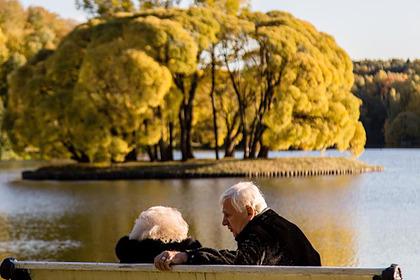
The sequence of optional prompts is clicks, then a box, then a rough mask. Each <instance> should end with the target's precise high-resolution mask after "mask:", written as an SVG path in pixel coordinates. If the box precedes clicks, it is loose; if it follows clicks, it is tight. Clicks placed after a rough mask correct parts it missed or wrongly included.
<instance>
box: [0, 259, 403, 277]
mask: <svg viewBox="0 0 420 280" xmlns="http://www.w3.org/2000/svg"><path fill="white" fill-rule="evenodd" d="M5 261H6V260H5ZM2 266H3V267H2V270H4V271H6V270H7V271H6V272H4V271H3V272H2V275H1V276H2V277H3V278H5V279H13V280H29V279H32V280H48V279H56V280H75V279H77V280H107V279H110V280H111V279H112V280H120V279H121V280H170V279H171V280H239V279H243V280H260V279H261V280H297V279H299V280H332V279H334V280H372V279H374V280H391V279H392V280H393V279H402V278H401V277H400V276H401V271H400V269H399V267H396V266H393V267H390V268H388V270H387V271H388V273H386V272H385V273H384V271H386V269H385V268H349V267H278V266H228V265H204V266H190V265H178V266H174V267H173V270H172V271H169V272H162V271H158V270H156V269H155V267H154V266H153V265H151V264H116V263H77V262H21V261H16V260H9V266H10V268H5V267H6V265H4V262H3V264H2ZM7 273H9V274H7ZM12 275H14V277H13V276H12ZM7 277H9V278H7Z"/></svg>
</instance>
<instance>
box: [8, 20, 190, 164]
mask: <svg viewBox="0 0 420 280" xmlns="http://www.w3.org/2000/svg"><path fill="white" fill-rule="evenodd" d="M196 52H197V47H196V45H195V42H194V40H193V38H192V37H191V36H190V34H189V33H188V32H186V31H185V30H184V29H183V28H182V26H181V25H180V24H178V23H177V22H174V21H171V20H167V19H159V18H157V17H153V16H146V17H142V16H139V17H135V18H133V17H127V18H114V19H113V20H98V19H95V20H92V21H91V22H88V23H86V24H83V25H80V26H78V28H77V29H76V30H75V31H73V32H72V33H71V34H70V35H69V36H68V37H66V38H65V39H64V41H63V42H62V43H61V45H60V47H59V48H58V49H57V50H56V51H55V52H54V53H53V54H51V55H50V56H48V57H44V59H39V60H37V61H33V62H32V63H29V64H27V65H26V66H24V67H23V68H21V69H20V70H19V71H18V72H17V73H16V75H14V76H13V78H12V85H11V99H10V102H9V106H8V108H9V111H10V112H9V114H8V115H7V117H6V118H7V124H8V128H9V129H8V131H9V134H10V135H11V137H12V138H13V139H14V146H15V149H16V150H17V151H19V152H20V153H25V152H30V151H36V152H39V153H42V154H43V155H45V156H46V157H57V156H61V157H71V158H73V159H76V160H77V161H80V162H85V161H109V160H113V161H123V160H124V158H125V156H126V155H127V154H128V153H129V152H130V151H131V150H132V149H134V148H135V147H136V146H142V145H144V144H155V143H156V142H157V141H158V140H159V139H160V132H159V131H160V130H157V129H152V130H150V129H148V128H149V127H152V128H156V126H157V125H158V124H157V121H156V118H155V114H156V110H158V109H159V106H161V105H163V104H164V101H165V96H166V95H167V94H168V93H169V92H170V89H171V86H172V75H182V74H189V71H191V69H195V68H196V67H195V57H196ZM28 97H30V98H28ZM32 102H39V103H38V104H39V105H38V106H33V103H32ZM39 127H42V128H43V129H42V133H39V132H38V131H37V128H39ZM143 132H145V133H143ZM144 136H148V137H147V138H146V139H145V138H144ZM143 147H144V146H143Z"/></svg>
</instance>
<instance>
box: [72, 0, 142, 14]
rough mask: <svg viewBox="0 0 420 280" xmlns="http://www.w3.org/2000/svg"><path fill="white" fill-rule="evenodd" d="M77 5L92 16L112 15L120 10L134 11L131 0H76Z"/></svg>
mask: <svg viewBox="0 0 420 280" xmlns="http://www.w3.org/2000/svg"><path fill="white" fill-rule="evenodd" d="M75 4H76V7H77V8H78V9H80V10H84V11H86V12H87V13H88V14H90V15H92V16H97V15H99V16H112V15H113V14H115V13H118V12H133V11H134V10H135V5H134V3H133V2H132V1H131V0H76V1H75Z"/></svg>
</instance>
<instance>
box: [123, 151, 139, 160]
mask: <svg viewBox="0 0 420 280" xmlns="http://www.w3.org/2000/svg"><path fill="white" fill-rule="evenodd" d="M129 161H137V149H136V148H134V149H132V150H131V151H130V152H129V153H128V154H126V155H125V157H124V162H129Z"/></svg>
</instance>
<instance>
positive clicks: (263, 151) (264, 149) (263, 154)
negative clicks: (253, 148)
mask: <svg viewBox="0 0 420 280" xmlns="http://www.w3.org/2000/svg"><path fill="white" fill-rule="evenodd" d="M260 145H261V148H260V152H259V153H258V158H268V152H269V149H268V147H267V146H265V145H263V144H262V143H260Z"/></svg>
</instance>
